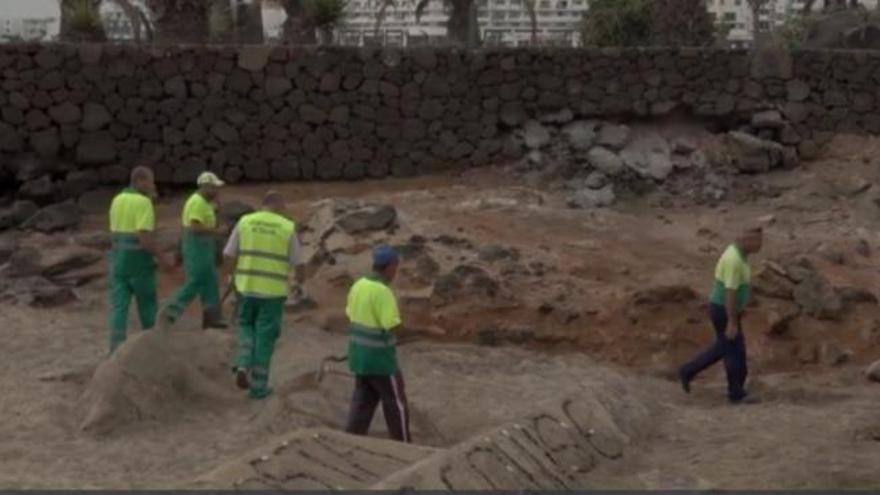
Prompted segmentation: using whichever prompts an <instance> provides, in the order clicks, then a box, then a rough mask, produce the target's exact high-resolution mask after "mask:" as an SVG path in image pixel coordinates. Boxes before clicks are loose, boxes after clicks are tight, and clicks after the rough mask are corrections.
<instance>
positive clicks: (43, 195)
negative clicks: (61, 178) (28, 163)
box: [18, 175, 55, 204]
mask: <svg viewBox="0 0 880 495" xmlns="http://www.w3.org/2000/svg"><path fill="white" fill-rule="evenodd" d="M18 196H19V197H20V198H22V199H29V200H31V201H33V202H35V203H37V204H46V203H49V202H50V201H52V198H53V197H54V196H55V185H54V184H53V183H52V178H51V177H50V176H48V175H44V176H42V177H40V178H39V179H34V180H31V181H28V182H25V183H24V184H23V185H22V186H21V188H20V189H19V190H18Z"/></svg>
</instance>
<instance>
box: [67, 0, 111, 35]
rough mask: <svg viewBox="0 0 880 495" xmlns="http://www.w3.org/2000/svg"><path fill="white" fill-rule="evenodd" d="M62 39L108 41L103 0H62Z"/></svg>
mask: <svg viewBox="0 0 880 495" xmlns="http://www.w3.org/2000/svg"><path fill="white" fill-rule="evenodd" d="M60 1H61V32H60V36H61V39H62V40H64V41H74V42H83V41H90V42H97V41H106V40H107V34H106V33H105V32H104V23H103V21H102V20H101V0H60Z"/></svg>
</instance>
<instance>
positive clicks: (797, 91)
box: [785, 79, 810, 102]
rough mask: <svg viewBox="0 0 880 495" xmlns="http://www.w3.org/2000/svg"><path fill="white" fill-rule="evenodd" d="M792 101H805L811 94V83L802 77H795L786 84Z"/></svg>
mask: <svg viewBox="0 0 880 495" xmlns="http://www.w3.org/2000/svg"><path fill="white" fill-rule="evenodd" d="M785 89H786V92H787V94H788V99H789V100H790V101H796V102H800V101H804V100H806V99H807V97H809V96H810V85H809V84H807V83H805V82H804V81H801V80H800V79H793V80H791V81H788V82H787V83H786V84H785Z"/></svg>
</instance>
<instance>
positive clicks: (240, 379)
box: [235, 369, 251, 390]
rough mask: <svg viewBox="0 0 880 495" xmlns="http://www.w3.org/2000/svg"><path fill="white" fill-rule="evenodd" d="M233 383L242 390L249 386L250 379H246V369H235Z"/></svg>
mask: <svg viewBox="0 0 880 495" xmlns="http://www.w3.org/2000/svg"><path fill="white" fill-rule="evenodd" d="M235 385H236V386H237V387H238V388H240V389H242V390H247V389H249V388H250V387H251V381H250V379H248V372H247V370H246V369H238V370H235Z"/></svg>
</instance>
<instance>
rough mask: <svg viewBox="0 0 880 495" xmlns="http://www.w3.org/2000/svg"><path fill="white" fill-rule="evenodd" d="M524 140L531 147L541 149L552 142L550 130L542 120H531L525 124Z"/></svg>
mask: <svg viewBox="0 0 880 495" xmlns="http://www.w3.org/2000/svg"><path fill="white" fill-rule="evenodd" d="M523 141H524V142H525V144H526V147H527V148H529V149H532V150H536V149H541V148H543V147H545V146H547V145H548V144H550V131H549V130H548V129H547V128H546V127H544V126H542V125H541V123H540V122H538V121H535V120H530V121H528V122H526V124H525V126H523Z"/></svg>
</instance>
